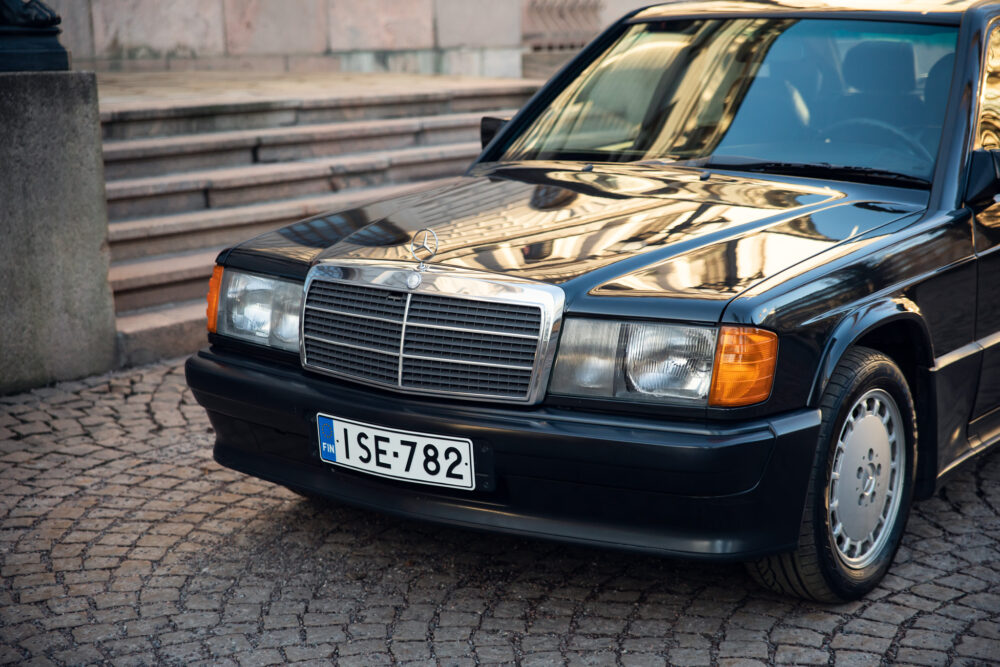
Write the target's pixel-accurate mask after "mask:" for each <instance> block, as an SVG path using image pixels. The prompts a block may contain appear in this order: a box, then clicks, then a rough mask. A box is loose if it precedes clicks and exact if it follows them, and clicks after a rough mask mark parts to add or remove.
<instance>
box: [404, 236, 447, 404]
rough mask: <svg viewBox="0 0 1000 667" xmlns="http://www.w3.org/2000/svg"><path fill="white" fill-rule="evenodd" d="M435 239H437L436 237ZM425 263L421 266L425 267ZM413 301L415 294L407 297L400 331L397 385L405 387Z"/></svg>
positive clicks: (421, 263)
mask: <svg viewBox="0 0 1000 667" xmlns="http://www.w3.org/2000/svg"><path fill="white" fill-rule="evenodd" d="M434 238H437V237H436V236H435V237H434ZM423 264H424V263H423V262H420V265H421V266H423ZM411 301H413V293H412V292H411V293H410V294H407V295H406V307H405V308H404V309H403V327H402V328H401V329H400V330H399V364H398V365H397V366H396V384H398V385H399V386H400V387H402V386H403V359H404V358H405V357H403V346H404V345H406V318H407V317H409V315H410V302H411Z"/></svg>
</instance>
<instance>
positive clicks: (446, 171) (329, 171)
mask: <svg viewBox="0 0 1000 667" xmlns="http://www.w3.org/2000/svg"><path fill="white" fill-rule="evenodd" d="M480 151H481V147H480V144H479V142H468V143H461V144H447V145H443V146H418V147H414V148H402V149H397V150H389V151H373V152H370V153H362V154H356V155H344V156H338V157H333V158H325V159H321V160H303V161H298V162H288V163H278V164H257V165H250V166H245V167H229V168H225V169H209V170H204V171H193V172H187V173H179V174H168V175H166V176H151V177H147V178H134V179H125V180H118V181H110V182H108V183H107V185H106V193H107V199H108V218H109V220H111V221H112V222H116V221H121V220H132V219H137V218H143V217H149V216H160V215H167V214H171V213H183V212H187V211H199V210H204V209H217V208H226V207H231V206H242V205H246V204H253V203H257V202H264V201H277V200H282V199H291V198H294V197H305V196H311V195H320V194H330V193H332V192H340V191H344V190H351V189H359V188H368V187H372V186H378V185H388V184H391V183H407V182H413V181H420V180H429V179H434V178H442V177H445V176H454V175H457V174H460V173H461V172H462V171H464V170H465V168H466V167H467V166H468V165H469V164H470V163H471V162H472V160H473V159H475V157H476V156H477V155H479V153H480Z"/></svg>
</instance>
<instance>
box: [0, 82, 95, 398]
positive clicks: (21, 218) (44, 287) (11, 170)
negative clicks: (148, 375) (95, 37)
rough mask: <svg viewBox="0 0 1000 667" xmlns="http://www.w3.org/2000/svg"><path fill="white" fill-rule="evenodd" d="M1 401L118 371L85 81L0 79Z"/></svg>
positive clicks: (91, 105) (91, 107) (91, 89)
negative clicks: (0, 170) (15, 394)
mask: <svg viewBox="0 0 1000 667" xmlns="http://www.w3.org/2000/svg"><path fill="white" fill-rule="evenodd" d="M0 164H2V165H3V178H0V239H2V241H0V313H3V317H0V394H4V393H10V392H14V391H18V390H21V389H25V388H28V387H35V386H39V385H42V384H47V383H49V382H53V381H56V380H68V379H73V378H79V377H83V376H87V375H92V374H94V373H102V372H104V371H106V370H108V369H110V368H113V367H114V365H115V321H114V311H113V306H112V300H111V289H110V287H109V285H108V248H107V234H108V219H107V210H106V208H105V203H104V171H103V165H102V158H101V132H100V122H99V116H98V111H97V80H96V78H95V77H94V75H93V74H91V73H84V72H44V73H17V74H0Z"/></svg>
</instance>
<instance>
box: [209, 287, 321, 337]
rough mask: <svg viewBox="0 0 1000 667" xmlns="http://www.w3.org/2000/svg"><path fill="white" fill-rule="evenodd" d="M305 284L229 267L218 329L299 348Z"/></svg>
mask: <svg viewBox="0 0 1000 667" xmlns="http://www.w3.org/2000/svg"><path fill="white" fill-rule="evenodd" d="M302 292H303V288H302V283H296V282H291V281H288V280H280V279H277V278H269V277H267V276H260V275H256V274H252V273H244V272H242V271H234V270H232V269H226V270H225V271H224V273H223V274H222V286H221V289H220V293H219V308H218V322H217V331H218V333H220V334H222V335H224V336H232V337H234V338H240V339H242V340H246V341H250V342H251V343H257V344H258V345H269V346H271V347H277V348H280V349H282V350H289V351H291V352H298V351H299V313H300V311H301V309H302Z"/></svg>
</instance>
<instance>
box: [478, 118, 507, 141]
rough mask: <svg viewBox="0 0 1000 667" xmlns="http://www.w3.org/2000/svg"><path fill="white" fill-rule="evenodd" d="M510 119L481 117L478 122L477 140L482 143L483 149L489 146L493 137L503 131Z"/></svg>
mask: <svg viewBox="0 0 1000 667" xmlns="http://www.w3.org/2000/svg"><path fill="white" fill-rule="evenodd" d="M509 120H510V118H497V117H495V116H483V118H482V120H480V121H479V140H480V141H482V142H483V148H486V147H487V146H489V144H490V142H491V141H493V137H495V136H497V133H498V132H500V130H502V129H503V126H504V125H506V124H507V121H509Z"/></svg>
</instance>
